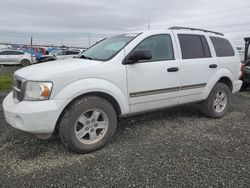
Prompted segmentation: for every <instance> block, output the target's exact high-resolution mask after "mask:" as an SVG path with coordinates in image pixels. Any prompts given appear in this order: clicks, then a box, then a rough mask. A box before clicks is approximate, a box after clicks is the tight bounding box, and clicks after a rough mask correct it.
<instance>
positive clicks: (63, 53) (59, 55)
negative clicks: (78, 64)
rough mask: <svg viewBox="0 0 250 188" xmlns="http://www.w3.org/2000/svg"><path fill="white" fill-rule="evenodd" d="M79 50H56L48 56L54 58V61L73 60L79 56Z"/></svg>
mask: <svg viewBox="0 0 250 188" xmlns="http://www.w3.org/2000/svg"><path fill="white" fill-rule="evenodd" d="M80 52H81V51H80V50H57V51H55V52H53V53H51V54H50V55H52V56H54V58H55V60H63V59H69V58H73V57H75V56H77V55H79V54H80Z"/></svg>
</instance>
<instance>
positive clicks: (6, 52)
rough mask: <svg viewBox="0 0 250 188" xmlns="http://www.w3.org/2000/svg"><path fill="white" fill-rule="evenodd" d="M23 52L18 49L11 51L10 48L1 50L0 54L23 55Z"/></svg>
mask: <svg viewBox="0 0 250 188" xmlns="http://www.w3.org/2000/svg"><path fill="white" fill-rule="evenodd" d="M23 54H24V53H23V52H19V51H11V50H9V51H8V50H7V51H2V52H1V53H0V55H23Z"/></svg>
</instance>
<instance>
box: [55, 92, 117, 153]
mask: <svg viewBox="0 0 250 188" xmlns="http://www.w3.org/2000/svg"><path fill="white" fill-rule="evenodd" d="M116 127H117V114H116V111H115V110H114V108H113V106H112V105H111V104H110V103H109V102H108V101H107V100H105V99H103V98H100V97H97V96H87V97H83V98H80V99H78V100H77V101H75V102H73V104H71V105H70V106H69V107H68V109H66V111H65V113H64V115H63V117H62V119H61V121H60V123H59V136H60V138H61V140H62V142H63V143H64V145H65V146H66V148H68V149H69V150H71V151H74V152H76V153H80V154H83V153H89V152H93V151H96V150H98V149H101V148H103V147H104V146H105V145H106V144H107V142H108V141H109V140H110V139H111V138H112V137H113V135H114V133H115V131H116Z"/></svg>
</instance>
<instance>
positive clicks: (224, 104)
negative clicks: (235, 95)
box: [202, 83, 231, 118]
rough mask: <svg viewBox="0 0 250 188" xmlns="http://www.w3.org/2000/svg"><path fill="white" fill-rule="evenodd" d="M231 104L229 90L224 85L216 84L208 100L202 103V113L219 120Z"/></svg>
mask: <svg viewBox="0 0 250 188" xmlns="http://www.w3.org/2000/svg"><path fill="white" fill-rule="evenodd" d="M230 104H231V90H230V88H229V87H228V86H227V85H226V84H224V83H217V84H216V85H215V86H214V88H213V89H212V91H211V93H210V95H209V96H208V98H207V99H206V100H205V101H203V102H202V111H203V113H204V114H205V115H206V116H208V117H211V118H221V117H222V116H224V115H225V114H226V112H227V111H228V108H229V106H230Z"/></svg>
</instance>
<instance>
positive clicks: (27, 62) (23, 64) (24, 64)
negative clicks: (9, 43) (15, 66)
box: [21, 59, 30, 67]
mask: <svg viewBox="0 0 250 188" xmlns="http://www.w3.org/2000/svg"><path fill="white" fill-rule="evenodd" d="M21 65H22V66H24V67H26V66H29V65H30V61H29V60H28V59H23V60H22V61H21Z"/></svg>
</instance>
